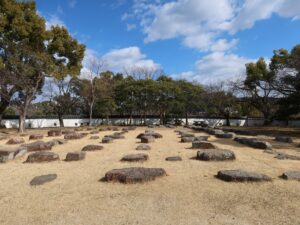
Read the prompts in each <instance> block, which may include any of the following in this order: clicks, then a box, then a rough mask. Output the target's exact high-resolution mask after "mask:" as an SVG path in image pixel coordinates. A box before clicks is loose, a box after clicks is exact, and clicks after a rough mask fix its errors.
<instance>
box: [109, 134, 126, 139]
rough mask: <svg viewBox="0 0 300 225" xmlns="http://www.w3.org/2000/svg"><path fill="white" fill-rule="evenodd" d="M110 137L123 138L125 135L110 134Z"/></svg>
mask: <svg viewBox="0 0 300 225" xmlns="http://www.w3.org/2000/svg"><path fill="white" fill-rule="evenodd" d="M111 137H112V138H113V139H125V136H123V135H121V134H113V135H111Z"/></svg>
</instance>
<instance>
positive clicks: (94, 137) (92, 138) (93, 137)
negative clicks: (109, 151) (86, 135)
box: [90, 136, 100, 140]
mask: <svg viewBox="0 0 300 225" xmlns="http://www.w3.org/2000/svg"><path fill="white" fill-rule="evenodd" d="M90 139H91V140H96V139H100V137H99V136H91V137H90Z"/></svg>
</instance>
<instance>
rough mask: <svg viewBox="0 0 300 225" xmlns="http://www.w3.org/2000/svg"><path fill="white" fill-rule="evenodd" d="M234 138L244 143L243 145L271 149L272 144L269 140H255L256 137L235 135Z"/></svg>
mask: <svg viewBox="0 0 300 225" xmlns="http://www.w3.org/2000/svg"><path fill="white" fill-rule="evenodd" d="M234 140H235V141H237V142H239V143H240V144H244V145H247V146H250V147H252V148H258V149H269V150H272V145H271V144H270V143H269V142H267V141H260V140H257V139H256V138H241V137H236V138H235V139H234Z"/></svg>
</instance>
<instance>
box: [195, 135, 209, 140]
mask: <svg viewBox="0 0 300 225" xmlns="http://www.w3.org/2000/svg"><path fill="white" fill-rule="evenodd" d="M208 138H209V136H197V137H195V138H194V141H207V140H208Z"/></svg>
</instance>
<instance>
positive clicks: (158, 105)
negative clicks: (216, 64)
mask: <svg viewBox="0 0 300 225" xmlns="http://www.w3.org/2000/svg"><path fill="white" fill-rule="evenodd" d="M0 15H1V20H0V100H1V101H0V116H1V117H2V116H3V115H18V116H19V125H20V126H19V127H20V128H19V129H20V131H21V132H23V131H24V129H25V118H26V116H28V115H31V116H34V115H45V116H47V115H56V116H57V118H59V121H60V125H61V126H63V116H64V115H81V116H87V117H89V118H90V121H92V118H93V117H102V118H109V117H110V116H117V115H121V116H123V117H127V118H128V121H129V123H130V122H132V118H133V117H134V116H135V117H136V116H138V117H139V118H140V120H141V121H142V122H145V118H146V117H147V116H148V115H152V116H153V115H154V116H157V117H159V118H160V122H161V123H162V124H163V123H167V122H168V121H169V119H170V118H186V121H185V122H187V119H188V117H189V116H220V117H224V118H226V119H227V125H230V120H229V119H230V118H231V117H233V116H245V117H253V116H262V117H264V120H265V124H269V123H270V122H271V121H272V120H274V119H281V120H287V119H290V118H296V117H297V116H298V114H299V112H300V74H299V71H300V45H297V46H295V47H294V48H293V49H292V50H291V51H290V52H289V51H287V50H285V49H280V50H276V51H274V54H273V57H272V58H271V60H270V62H268V63H267V62H266V61H265V60H264V59H263V58H260V59H259V60H258V61H257V62H254V63H249V64H246V76H243V79H239V80H236V81H234V82H227V83H217V84H213V85H209V86H205V85H201V84H199V83H197V82H190V81H186V80H174V79H172V78H171V77H169V76H167V75H165V74H164V72H163V71H160V70H158V69H156V68H149V67H139V66H134V67H131V68H129V69H128V68H127V69H126V70H124V73H117V74H115V73H113V72H111V71H106V69H105V62H104V61H103V60H102V59H101V58H97V57H93V58H90V59H88V60H87V62H86V63H85V67H84V69H83V68H82V67H83V66H82V61H83V58H84V52H85V46H84V45H82V44H80V43H79V42H78V41H77V40H76V39H74V38H73V37H72V36H71V35H70V34H69V32H68V30H67V29H66V28H64V27H58V26H54V27H51V28H50V29H46V26H45V20H44V19H43V18H42V17H41V16H39V15H38V14H37V11H36V6H35V3H34V2H31V1H26V2H25V1H24V2H18V1H14V0H0ZM208 76H209V74H208ZM90 125H92V124H90Z"/></svg>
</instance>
